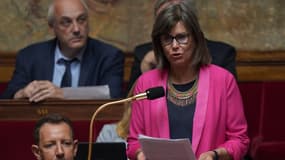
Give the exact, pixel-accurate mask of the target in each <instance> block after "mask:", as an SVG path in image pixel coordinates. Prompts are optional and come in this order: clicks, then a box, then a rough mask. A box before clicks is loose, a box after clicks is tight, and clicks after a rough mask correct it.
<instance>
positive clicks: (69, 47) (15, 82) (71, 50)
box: [2, 0, 124, 102]
mask: <svg viewBox="0 0 285 160" xmlns="http://www.w3.org/2000/svg"><path fill="white" fill-rule="evenodd" d="M48 24H49V27H50V29H51V30H52V31H53V33H54V34H55V38H54V39H52V40H49V41H46V42H41V43H37V44H33V45H31V46H28V47H26V48H24V49H22V50H21V51H20V52H19V53H18V55H17V59H16V66H15V71H14V74H13V77H12V79H11V81H10V82H9V85H8V87H7V89H6V91H5V92H4V93H3V95H2V98H16V99H19V98H28V99H29V100H30V101H31V102H38V101H41V100H44V99H47V98H65V97H64V92H63V89H62V87H79V86H99V85H108V87H109V89H110V96H111V98H119V97H121V96H122V93H121V92H122V83H123V67H124V55H123V54H122V52H121V51H120V50H119V49H117V48H115V47H113V46H111V45H108V44H106V43H103V42H101V41H98V40H95V39H92V38H90V37H89V36H88V34H89V26H88V25H89V24H88V8H87V5H86V3H85V2H84V1H83V0H53V1H52V4H51V5H50V7H49V10H48ZM108 93H109V92H108Z"/></svg>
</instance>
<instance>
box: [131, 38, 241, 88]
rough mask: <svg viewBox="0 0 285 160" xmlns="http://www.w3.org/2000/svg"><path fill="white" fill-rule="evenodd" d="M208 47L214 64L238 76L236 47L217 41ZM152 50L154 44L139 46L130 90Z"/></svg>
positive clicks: (136, 51) (135, 54)
mask: <svg viewBox="0 0 285 160" xmlns="http://www.w3.org/2000/svg"><path fill="white" fill-rule="evenodd" d="M207 46H208V49H209V52H210V54H211V56H212V63H213V64H216V65H218V66H221V67H223V68H225V69H227V70H228V71H230V72H231V73H232V74H233V75H234V76H235V77H237V75H236V62H235V58H236V50H235V48H234V47H232V46H230V45H228V44H226V43H223V42H217V41H211V40H207ZM150 50H152V43H145V44H142V45H139V46H137V47H136V48H135V51H134V64H133V67H132V71H131V76H130V81H129V85H128V90H130V88H131V86H132V85H133V83H134V82H135V81H136V79H137V78H138V77H139V76H140V75H141V74H142V73H141V69H140V64H141V62H142V60H143V58H144V56H145V55H146V53H147V52H149V51H150Z"/></svg>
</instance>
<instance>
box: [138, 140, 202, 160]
mask: <svg viewBox="0 0 285 160" xmlns="http://www.w3.org/2000/svg"><path fill="white" fill-rule="evenodd" d="M139 142H140V144H141V147H142V150H143V152H144V154H145V156H146V158H147V159H148V160H176V159H179V160H196V158H195V155H194V152H193V150H192V146H191V143H190V141H189V139H187V138H185V139H163V138H154V137H149V136H145V135H139Z"/></svg>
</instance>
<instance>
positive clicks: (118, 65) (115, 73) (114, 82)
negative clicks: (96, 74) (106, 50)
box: [101, 50, 124, 98]
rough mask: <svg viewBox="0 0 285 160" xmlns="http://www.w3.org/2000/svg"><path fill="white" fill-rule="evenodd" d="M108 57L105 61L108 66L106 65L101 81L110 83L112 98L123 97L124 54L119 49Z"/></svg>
mask: <svg viewBox="0 0 285 160" xmlns="http://www.w3.org/2000/svg"><path fill="white" fill-rule="evenodd" d="M107 59H108V60H106V62H105V64H106V65H107V67H106V68H105V67H104V68H105V69H104V72H102V73H103V74H104V75H103V76H102V79H101V82H102V83H103V84H108V85H109V87H110V93H111V97H112V98H121V97H122V95H123V90H122V88H123V78H124V54H123V53H122V52H121V51H120V50H117V51H116V52H115V54H113V55H112V56H110V55H109V57H108V58H107Z"/></svg>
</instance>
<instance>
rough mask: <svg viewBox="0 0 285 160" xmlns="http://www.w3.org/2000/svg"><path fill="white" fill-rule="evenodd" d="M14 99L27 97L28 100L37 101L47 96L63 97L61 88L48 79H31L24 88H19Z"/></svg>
mask: <svg viewBox="0 0 285 160" xmlns="http://www.w3.org/2000/svg"><path fill="white" fill-rule="evenodd" d="M14 98H15V99H20V98H28V99H29V101H30V102H39V101H42V100H45V99H48V98H60V99H62V98H64V95H63V91H62V89H61V88H59V87H57V86H55V85H54V84H53V83H51V82H50V81H33V82H31V83H30V84H28V85H27V86H26V87H25V88H23V89H21V90H19V91H18V92H17V93H16V94H15V96H14Z"/></svg>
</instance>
